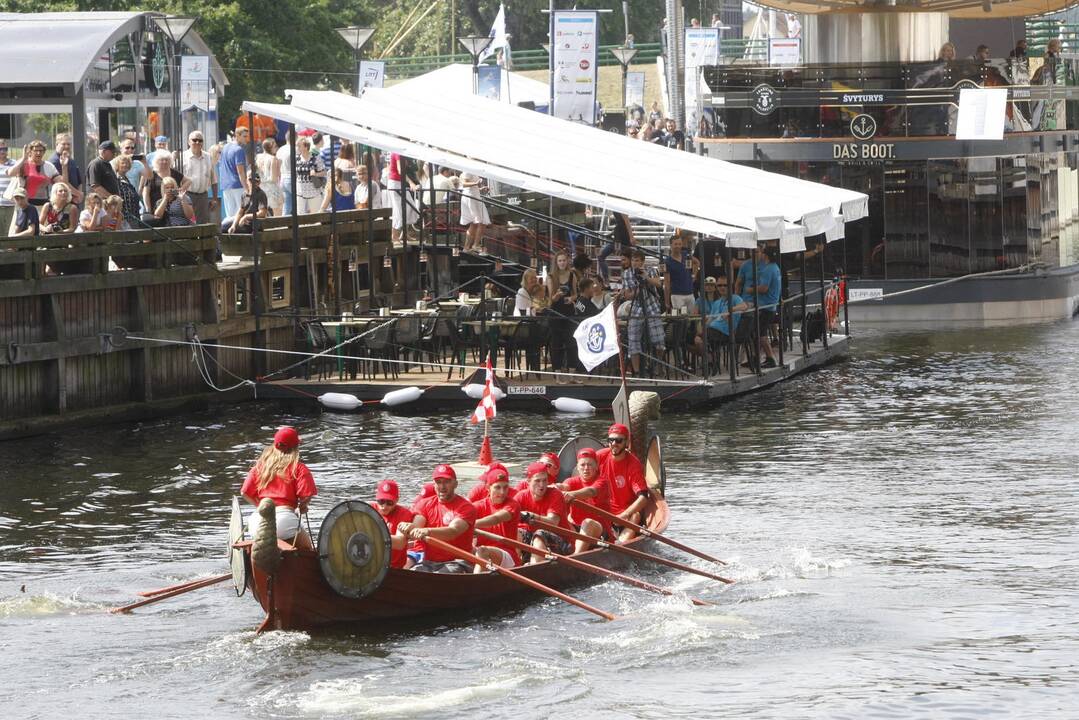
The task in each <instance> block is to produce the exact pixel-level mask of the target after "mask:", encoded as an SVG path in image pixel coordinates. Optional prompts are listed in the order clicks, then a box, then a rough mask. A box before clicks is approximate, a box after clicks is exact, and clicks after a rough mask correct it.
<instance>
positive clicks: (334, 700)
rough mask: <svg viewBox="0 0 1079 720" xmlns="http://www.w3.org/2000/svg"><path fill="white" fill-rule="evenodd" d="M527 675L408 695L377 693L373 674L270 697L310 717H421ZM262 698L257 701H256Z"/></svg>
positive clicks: (510, 687)
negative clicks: (297, 693) (294, 693)
mask: <svg viewBox="0 0 1079 720" xmlns="http://www.w3.org/2000/svg"><path fill="white" fill-rule="evenodd" d="M529 677H530V676H529V675H528V674H521V675H509V676H505V677H496V678H492V679H491V680H489V681H488V682H485V683H481V684H478V685H466V686H464V687H459V688H449V689H445V690H438V691H436V692H429V693H426V694H425V693H423V692H422V690H421V686H416V687H415V690H416V691H419V692H410V693H409V694H407V695H391V694H379V690H380V689H382V690H385V686H384V685H383V684H382V683H381V682H380V681H379V680H378V679H377V678H375V677H371V676H368V677H364V678H341V679H337V680H324V681H321V682H317V683H315V684H313V685H312V686H311V687H310V688H309V689H307V690H306V691H304V692H302V693H300V695H299V698H297V697H296V696H295V695H292V694H285V693H282V694H281V696H280V697H277V698H274V699H273V700H272V702H273V704H274V705H275V706H281V707H283V708H298V709H299V711H300V713H302V714H304V715H310V716H313V717H323V716H330V717H339V716H342V715H345V716H349V717H365V718H368V717H372V718H374V717H377V718H392V717H420V716H422V715H425V714H427V713H439V714H442V713H445V712H446V711H447V710H448V709H450V708H454V707H460V706H462V705H466V704H468V703H473V702H481V701H487V700H493V699H497V698H504V697H508V696H509V695H510V694H512V693H513V692H514V690H515V689H517V688H518V687H519V686H521V685H522V684H523V683H525V682H527V681H528V680H529ZM264 701H265V698H262V699H260V700H259V704H261V703H262V702H264Z"/></svg>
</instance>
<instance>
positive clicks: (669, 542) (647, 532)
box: [570, 498, 727, 565]
mask: <svg viewBox="0 0 1079 720" xmlns="http://www.w3.org/2000/svg"><path fill="white" fill-rule="evenodd" d="M570 502H571V503H573V504H574V505H578V506H580V507H581V508H584V509H586V510H591V511H592V512H594V513H598V514H599V515H602V516H603V517H605V518H607V519H608V520H610V521H611V522H613V523H615V524H617V525H621V526H622V527H628V528H631V529H633V530H636V531H637V532H638V533H640V534H641V535H644V536H645V537H650V538H654V539H656V540H659V541H660V542H661V543H666V544H667V545H670V546H671V547H673V548H678V549H679V550H682V551H684V552H687V553H689V554H690V555H696V556H697V557H699V558H700V559H701V560H708V561H710V562H714V563H718V564H720V565H726V564H727V563H725V562H723V561H722V560H720V559H719V558H716V557H712V556H711V555H709V554H708V553H703V552H701V551H700V550H694V549H693V548H691V547H690V546H688V545H683V544H682V543H680V542H678V541H677V540H671V539H670V538H669V537H666V536H664V535H660V534H659V533H658V532H654V531H652V530H649V529H648V528H646V527H643V526H641V525H638V524H637V523H632V522H630V521H629V520H626V519H624V518H620V517H618V516H617V515H615V514H614V513H612V512H607V511H606V510H604V509H603V508H599V507H596V506H595V505H589V504H588V503H586V502H583V501H581V500H578V499H577V498H573V499H571V500H570Z"/></svg>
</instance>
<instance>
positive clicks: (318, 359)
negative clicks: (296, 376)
mask: <svg viewBox="0 0 1079 720" xmlns="http://www.w3.org/2000/svg"><path fill="white" fill-rule="evenodd" d="M304 331H305V333H306V335H307V341H308V343H309V346H310V348H311V351H312V352H314V353H320V352H324V351H326V350H329V349H330V348H332V347H333V346H334V345H336V344H337V343H336V342H335V341H334V340H333V339H331V338H330V334H329V332H327V331H326V327H325V326H324V325H323V324H322V323H320V322H318V321H317V320H313V321H310V322H306V323H304ZM336 365H337V359H336V358H329V357H326V356H325V355H317V356H315V357H312V358H311V359H310V360H308V362H306V363H304V379H305V380H310V379H311V371H312V369H315V370H317V371H318V379H319V380H322V379H323V377H326V376H329V377H333V374H334V371H335V370H336V369H337V368H336Z"/></svg>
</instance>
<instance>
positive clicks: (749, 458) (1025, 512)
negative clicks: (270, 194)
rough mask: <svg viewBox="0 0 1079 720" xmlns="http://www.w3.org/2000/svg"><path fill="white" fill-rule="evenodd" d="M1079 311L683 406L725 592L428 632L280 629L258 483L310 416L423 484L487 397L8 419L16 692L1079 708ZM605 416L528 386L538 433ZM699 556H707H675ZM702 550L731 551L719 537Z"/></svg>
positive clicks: (6, 590)
mask: <svg viewBox="0 0 1079 720" xmlns="http://www.w3.org/2000/svg"><path fill="white" fill-rule="evenodd" d="M1077 376H1079V325H1077V324H1075V323H1061V324H1054V325H1047V326H1039V327H1033V328H1022V329H1009V330H1000V329H998V330H991V331H962V332H954V333H935V334H904V335H895V334H891V335H883V334H874V333H873V332H871V331H868V330H867V331H865V332H864V333H862V334H861V335H859V336H858V337H857V338H856V341H855V345H854V353H853V358H852V360H851V361H850V362H847V363H843V364H839V365H835V366H832V367H829V368H826V369H824V370H822V371H819V372H815V373H812V374H809V375H806V376H804V377H801V378H798V379H795V380H794V381H792V382H790V383H789V384H787V385H785V386H784V387H782V388H777V389H773V390H770V391H768V392H765V393H762V394H759V395H756V396H753V397H750V398H745V399H742V400H739V401H736V402H733V403H730V404H728V405H726V406H723V407H722V408H720V409H718V410H716V411H713V412H711V413H707V414H704V413H701V414H687V415H677V416H674V415H672V416H669V417H667V418H665V419H664V420H663V422H662V427H661V430H662V432H663V434H664V435H665V438H666V449H667V453H666V454H667V464H668V490H669V497H670V500H671V506H672V523H671V526H670V530H669V534H670V535H672V536H674V537H677V538H678V539H680V540H682V541H684V542H687V543H689V544H691V545H695V546H697V547H700V548H701V549H704V550H706V551H708V552H711V553H713V554H717V555H719V556H720V557H723V558H725V559H727V560H728V561H729V562H730V566H729V567H728V568H726V569H725V573H726V574H729V575H731V576H732V577H734V578H735V579H736V580H737V581H738V582H737V584H735V585H733V586H730V587H724V586H720V585H718V584H716V583H713V582H711V581H709V580H706V579H703V578H699V577H697V576H684V575H681V574H678V573H675V572H673V571H657V570H655V569H652V568H643V567H642V568H638V569H637V572H638V573H639V574H640V576H642V577H644V578H646V579H648V580H650V581H653V582H657V583H661V584H666V585H669V586H672V587H675V588H678V589H681V590H684V591H686V592H688V593H692V594H694V595H696V596H699V597H702V598H706V599H708V600H711V601H713V602H715V603H716V605H715V606H708V607H695V606H693V605H691V604H690V603H688V602H687V601H686V600H685V599H683V598H676V599H668V598H662V597H659V596H654V595H649V594H645V593H643V592H641V591H638V590H635V589H632V588H627V587H625V586H622V585H615V584H610V583H608V584H603V585H597V586H593V587H591V588H587V589H584V590H581V591H579V593H578V594H579V596H580V597H581V598H582V599H583V600H585V601H586V602H588V603H591V604H593V605H596V606H599V607H601V608H604V609H607V610H611V611H613V612H615V613H617V614H619V615H621V616H622V617H621V618H620V619H619V620H617V621H616V622H613V623H605V622H603V621H600V620H598V619H595V618H594V617H593V616H591V615H588V614H586V613H583V612H581V611H580V610H577V609H575V608H572V607H570V606H566V605H561V604H558V603H557V602H556V601H553V600H551V601H540V602H537V603H536V604H534V605H532V606H529V607H527V608H525V609H523V610H522V609H516V610H513V611H507V612H503V613H500V614H494V615H491V616H488V617H486V618H484V619H482V620H475V621H469V622H461V621H459V620H458V621H454V622H451V623H448V624H444V625H441V626H436V627H434V628H431V629H426V630H422V631H418V630H413V631H407V632H404V631H396V632H394V633H391V634H385V633H379V632H377V629H375V628H370V629H368V630H367V631H366V632H364V631H363V629H357V630H356V631H352V632H341V633H335V634H332V635H323V636H318V635H316V636H314V637H312V636H308V635H307V634H304V633H291V632H290V633H282V632H273V633H267V634H265V635H263V636H261V637H257V636H256V635H255V633H254V632H253V630H254V628H255V627H256V626H257V625H258V623H259V621H260V620H261V617H262V615H261V610H260V608H259V607H258V605H257V604H256V603H255V601H254V600H252V599H251V597H250V596H249V595H248V596H244V597H243V598H236V597H235V594H234V593H233V591H232V589H231V587H230V586H228V585H219V586H215V587H212V588H207V589H203V590H199V591H197V592H193V593H190V594H186V595H183V596H180V597H177V598H173V599H171V600H167V601H164V602H161V603H158V604H156V605H153V606H150V607H147V608H144V609H142V610H139V611H136V612H135V613H134V614H132V615H127V616H116V615H110V614H107V613H105V612H104V611H105V610H106V609H107V608H108V607H110V606H113V605H117V604H122V603H125V602H130V601H132V600H134V599H135V593H136V592H137V591H139V590H146V589H150V588H154V587H159V586H163V585H168V584H171V583H175V582H179V581H182V580H187V579H191V578H194V577H198V576H200V575H210V574H217V573H221V572H224V571H226V570H227V566H226V564H225V561H224V545H225V537H226V534H225V526H226V524H227V522H228V502H229V498H230V495H231V494H232V493H233V492H235V491H236V490H237V488H238V487H239V483H240V481H241V479H242V475H243V473H244V471H245V470H246V468H247V467H248V466H249V464H250V463H251V462H252V461H253V460H254V459H255V457H256V456H257V454H258V451H259V449H260V448H261V446H262V444H263V443H264V442H266V441H267V439H268V438H269V436H270V435H271V433H272V431H273V428H274V427H275V426H276V425H278V424H281V423H286V422H288V423H293V424H295V425H297V427H298V428H299V429H300V431H301V433H302V435H303V437H304V445H303V450H304V457H305V460H306V461H307V462H308V463H309V464H310V466H311V467H312V469H313V471H314V474H315V477H316V479H317V481H318V483H319V486H320V491H321V494H320V496H319V498H318V499H317V501H316V502H315V503H314V505H313V512H312V514H313V515H316V516H319V515H321V514H322V513H324V512H325V511H326V510H328V509H329V508H330V507H331V506H332V505H333V504H335V503H336V502H337V501H338V500H340V499H344V498H347V497H365V498H366V497H370V496H371V493H372V492H373V487H374V484H375V482H376V481H377V480H378V479H379V478H383V477H394V478H397V479H398V480H400V481H401V482H402V483H403V487H404V488H405V492H406V494H409V495H411V494H412V492H414V490H415V489H416V488H418V486H419V484H420V482H421V481H422V480H423V479H425V474H426V473H427V472H428V471H429V469H430V467H431V466H432V465H433V464H434V463H435V462H437V461H439V460H443V459H460V458H464V457H471V456H474V455H475V453H476V450H477V447H478V431H477V430H475V429H474V428H472V427H470V426H469V425H468V424H467V423H466V421H465V417H464V414H463V413H461V412H453V413H447V414H439V415H435V416H432V417H422V418H421V417H405V416H399V415H392V414H387V413H378V412H369V413H366V414H360V415H337V414H329V413H326V414H319V413H317V412H314V411H309V409H300V408H295V407H292V408H289V407H286V406H273V405H262V406H256V405H247V406H243V407H237V408H232V409H228V410H225V411H217V412H213V413H204V414H196V415H190V416H186V417H183V418H173V419H168V420H162V421H157V422H150V423H144V424H140V425H121V426H108V427H100V428H94V429H89V430H85V431H81V432H71V433H64V434H63V435H54V436H49V437H42V438H35V439H30V440H23V441H16V442H9V443H6V444H0V468H3V469H2V470H0V473H2V476H3V477H2V482H0V530H2V532H0V676H3V677H4V678H5V682H4V683H2V684H0V708H3V709H6V710H7V711H8V712H7V713H5V716H10V717H20V718H60V717H68V716H70V715H72V714H78V715H79V716H81V717H86V718H93V719H96V718H112V717H116V718H132V717H140V718H142V717H145V718H150V717H153V718H187V717H203V718H244V717H252V718H276V717H280V718H322V717H326V718H367V717H371V718H410V717H418V716H421V715H431V716H436V717H440V718H449V717H471V716H474V715H476V714H477V712H480V713H483V714H485V715H493V716H495V717H510V716H512V717H515V718H521V719H522V720H523V719H526V718H548V717H560V718H564V717H574V716H578V717H588V718H612V719H613V718H677V717H687V718H710V717H740V718H910V717H926V718H930V717H931V718H970V717H1024V718H1028V717H1034V718H1065V717H1076V716H1077V715H1076V714H1077V712H1079V711H1077V710H1076V707H1077V700H1079V691H1077V688H1079V669H1077V662H1076V658H1079V612H1077V610H1079V608H1077V601H1076V597H1077V592H1076V589H1077V588H1079V560H1077V555H1079V552H1077V551H1079V542H1077V530H1076V528H1077V522H1076V520H1077V515H1079V511H1077V510H1076V479H1075V478H1076V468H1077V467H1079V450H1077V448H1079V403H1077V402H1076V399H1075V392H1074V388H1075V385H1076V377H1077ZM606 424H607V423H606V422H605V421H604V419H603V418H602V417H598V418H579V417H570V416H560V415H554V414H551V415H540V414H521V413H504V414H503V415H500V416H499V417H498V418H497V419H496V420H495V421H494V428H495V431H496V432H497V434H498V437H497V438H496V440H495V449H496V453H497V454H499V455H501V456H505V457H512V458H522V459H527V458H530V457H532V456H534V455H536V454H537V453H538V452H539V451H541V450H544V449H548V448H557V447H558V446H559V445H560V444H561V441H562V440H563V438H565V437H567V436H568V435H569V434H574V433H577V432H581V433H588V434H593V435H599V434H600V433H602V432H603V431H604V428H605V426H606ZM671 557H677V558H678V559H683V557H682V556H680V555H677V554H674V553H673V551H672V554H671ZM689 560H690V561H692V562H696V563H701V561H697V560H693V559H692V558H689Z"/></svg>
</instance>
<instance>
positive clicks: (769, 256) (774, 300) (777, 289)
mask: <svg viewBox="0 0 1079 720" xmlns="http://www.w3.org/2000/svg"><path fill="white" fill-rule="evenodd" d="M776 253H777V250H776V248H774V247H771V246H765V245H763V244H762V245H760V246H759V247H758V248H757V254H756V257H755V258H754V259H753V260H750V261H747V262H744V263H742V266H741V267H740V268H738V281H737V282H736V283H735V284H734V291H735V293H738V294H739V295H742V296H743V297H745V298H746V300H747V301H749V302H750V303H752V304H753V305H754V306H755V307H756V308H758V312H759V314H760V319H759V326H760V329H761V337H760V338H759V342H760V349H761V351H762V352H763V353H764V354H765V356H766V360H765V361H764V364H763V365H761V367H763V368H774V367H776V359H775V354H774V353H773V351H772V344H771V343H770V342H768V328H769V327H770V326H771V324H772V322H773V321H774V320H775V317H776V312H777V311H778V309H779V298H780V293H781V292H782V278H781V277H780V273H779V265H777V264H776V262H775V259H776ZM755 364H756V363H753V362H748V363H746V366H747V367H753V366H754V365H755Z"/></svg>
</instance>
